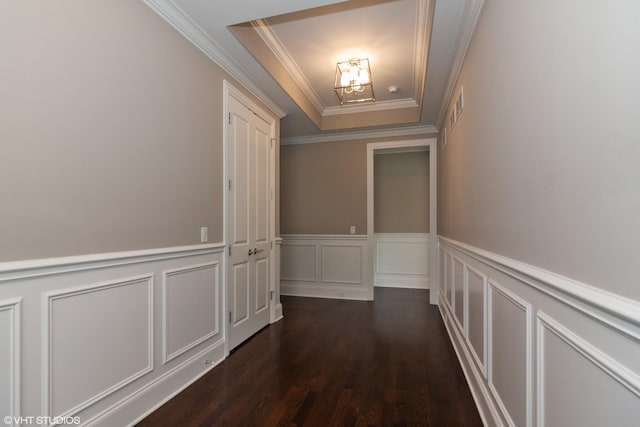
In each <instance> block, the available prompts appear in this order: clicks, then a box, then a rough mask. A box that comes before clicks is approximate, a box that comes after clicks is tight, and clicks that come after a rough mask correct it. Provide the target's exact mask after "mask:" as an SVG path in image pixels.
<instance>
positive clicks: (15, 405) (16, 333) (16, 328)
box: [0, 298, 22, 426]
mask: <svg viewBox="0 0 640 427" xmlns="http://www.w3.org/2000/svg"><path fill="white" fill-rule="evenodd" d="M21 304H22V298H10V299H5V300H1V301H0V312H2V311H8V312H9V313H10V316H11V325H10V330H9V331H8V332H9V342H4V343H3V344H2V345H3V346H4V347H5V348H8V349H9V365H10V368H9V372H10V378H9V384H8V386H9V387H8V389H9V409H10V411H11V412H10V413H9V414H6V415H9V416H11V417H13V419H15V418H19V417H20V379H21V372H22V371H21V370H20V361H21V344H20V343H21V339H20V337H21V329H20V325H21V315H20V306H21ZM5 419H6V418H5ZM6 424H9V425H11V426H17V425H18V424H16V423H14V422H13V420H12V421H10V422H9V423H6Z"/></svg>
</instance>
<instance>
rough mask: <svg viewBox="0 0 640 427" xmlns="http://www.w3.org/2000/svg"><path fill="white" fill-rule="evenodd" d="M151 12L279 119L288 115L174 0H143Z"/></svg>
mask: <svg viewBox="0 0 640 427" xmlns="http://www.w3.org/2000/svg"><path fill="white" fill-rule="evenodd" d="M142 1H143V3H144V4H146V5H147V6H148V7H149V8H151V10H153V11H154V12H155V13H157V14H158V15H160V17H161V18H162V19H164V20H165V21H167V23H169V25H171V26H172V27H173V28H174V29H176V30H177V31H178V32H179V33H180V34H182V35H183V36H184V37H185V38H186V39H187V40H189V41H190V42H191V43H192V44H193V45H194V46H196V47H197V48H198V49H200V50H201V51H202V52H203V53H204V54H205V55H207V56H208V57H209V59H211V60H212V61H213V62H215V63H216V64H217V65H218V66H220V68H222V69H223V70H224V71H226V72H227V73H229V75H231V77H233V78H234V79H235V80H237V81H238V83H240V84H241V85H242V86H244V87H245V89H247V90H248V91H249V92H251V93H252V94H253V95H254V96H255V97H256V98H258V99H259V100H260V101H261V102H262V103H264V104H265V105H266V106H267V107H268V108H269V109H270V110H271V111H272V112H273V113H274V114H276V115H277V116H278V117H279V118H281V119H282V118H283V117H285V116H286V115H287V113H286V112H285V111H284V110H282V108H280V107H279V106H278V105H277V104H276V103H275V102H274V101H273V100H272V99H271V98H269V96H268V95H267V94H265V93H264V92H263V91H262V90H261V89H260V88H259V87H258V85H256V83H255V82H254V81H253V80H252V79H251V78H249V76H248V75H247V73H246V72H244V71H243V70H242V67H240V65H239V64H238V63H237V62H236V61H234V60H233V59H232V58H231V57H230V56H229V55H227V53H226V52H225V51H224V50H223V49H222V48H221V47H220V45H218V43H216V42H215V41H214V40H213V39H212V38H211V37H210V36H209V35H208V34H207V33H206V32H205V31H204V30H203V29H202V28H200V27H199V26H198V24H196V23H195V22H194V21H193V20H192V19H191V18H189V17H188V16H187V14H186V13H185V12H184V11H183V10H182V9H181V8H180V7H179V6H178V5H176V4H175V3H174V2H173V1H172V0H142Z"/></svg>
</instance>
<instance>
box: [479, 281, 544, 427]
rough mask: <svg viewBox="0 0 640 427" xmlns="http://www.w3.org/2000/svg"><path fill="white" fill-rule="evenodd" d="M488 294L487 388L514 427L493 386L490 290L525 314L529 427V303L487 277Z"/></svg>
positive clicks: (530, 421)
mask: <svg viewBox="0 0 640 427" xmlns="http://www.w3.org/2000/svg"><path fill="white" fill-rule="evenodd" d="M488 283H489V295H488V297H489V298H488V304H487V312H488V313H489V314H490V315H489V317H488V323H489V325H488V342H489V348H488V352H487V353H488V359H489V364H488V375H487V381H488V384H489V390H490V391H491V393H492V394H493V397H494V399H495V401H496V402H497V404H498V408H500V412H502V416H503V417H504V419H505V420H506V421H507V424H508V425H509V426H511V427H516V424H515V423H514V422H513V419H512V417H511V414H510V413H509V410H508V409H507V407H506V405H505V404H504V402H503V401H502V398H501V396H500V393H498V390H497V389H496V387H495V384H494V382H493V373H494V370H495V369H494V366H493V350H494V349H493V329H494V325H493V316H492V313H493V297H492V293H491V291H496V292H497V293H499V294H501V295H502V296H503V297H504V298H506V299H507V300H508V301H510V302H511V303H512V304H513V305H514V306H516V307H518V308H519V309H520V310H522V311H523V312H524V315H525V366H526V367H525V370H526V372H525V407H526V413H525V417H526V426H527V427H531V425H532V420H531V396H532V394H531V385H532V366H533V365H532V361H531V348H532V347H531V346H532V340H533V338H532V326H531V324H532V323H531V304H530V303H529V302H528V301H525V300H524V299H522V298H521V297H519V296H518V295H516V294H514V293H513V292H511V291H510V290H509V289H507V288H506V287H504V286H502V285H501V284H500V283H498V282H496V281H495V280H494V279H489V282H488Z"/></svg>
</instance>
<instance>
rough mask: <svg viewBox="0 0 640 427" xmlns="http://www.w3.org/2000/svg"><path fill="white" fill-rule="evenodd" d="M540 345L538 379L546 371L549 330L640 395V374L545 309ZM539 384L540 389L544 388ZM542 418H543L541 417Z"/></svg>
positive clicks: (541, 316) (541, 312)
mask: <svg viewBox="0 0 640 427" xmlns="http://www.w3.org/2000/svg"><path fill="white" fill-rule="evenodd" d="M537 317H538V330H539V331H540V333H538V346H539V347H540V349H539V351H541V352H542V353H541V354H542V357H540V358H539V359H538V381H539V382H541V377H540V375H542V374H543V373H544V334H543V332H544V331H545V330H546V331H549V332H551V333H553V334H554V335H556V336H557V337H558V338H560V339H561V340H562V341H564V342H565V343H566V344H567V345H569V346H570V347H571V348H572V349H574V350H575V351H577V352H578V353H579V354H580V355H582V356H584V357H585V358H586V359H587V360H589V361H590V362H591V363H593V364H594V365H595V366H597V367H598V368H600V369H601V370H602V371H603V372H604V373H606V374H607V375H609V376H610V377H611V378H613V379H614V380H616V381H617V382H618V383H620V385H622V386H623V387H625V388H626V389H627V390H629V391H630V392H631V393H633V394H635V395H636V396H637V397H640V376H639V375H637V374H636V373H634V372H633V371H631V370H630V369H628V368H627V367H625V366H624V365H622V364H621V363H619V362H617V361H616V360H615V359H613V358H612V357H610V356H609V355H607V354H606V353H604V352H603V351H601V350H599V349H598V348H597V347H595V346H594V345H592V344H590V343H589V342H587V341H586V340H584V339H582V338H581V337H580V336H579V335H577V334H576V333H574V332H572V331H571V330H569V328H567V327H565V326H563V325H562V324H561V323H560V322H558V321H556V320H555V319H553V318H552V317H551V316H549V315H548V314H546V313H545V312H543V311H540V312H538V316H537ZM542 385H543V384H540V385H539V390H540V389H542V391H544V389H543V388H542V387H541V386H542ZM541 419H542V418H541Z"/></svg>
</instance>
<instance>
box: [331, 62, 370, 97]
mask: <svg viewBox="0 0 640 427" xmlns="http://www.w3.org/2000/svg"><path fill="white" fill-rule="evenodd" d="M333 89H334V91H335V92H336V95H337V97H338V100H339V101H340V105H343V104H350V103H355V102H367V101H371V102H373V101H375V100H376V96H375V94H374V93H373V82H372V81H371V68H370V67H369V59H368V58H364V59H360V58H352V59H350V60H348V61H343V62H338V63H337V64H336V80H335V84H334V87H333Z"/></svg>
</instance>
